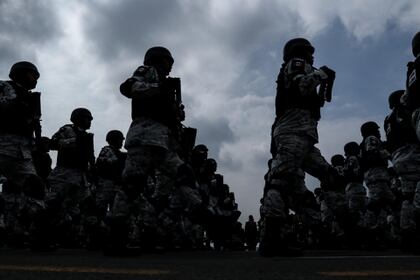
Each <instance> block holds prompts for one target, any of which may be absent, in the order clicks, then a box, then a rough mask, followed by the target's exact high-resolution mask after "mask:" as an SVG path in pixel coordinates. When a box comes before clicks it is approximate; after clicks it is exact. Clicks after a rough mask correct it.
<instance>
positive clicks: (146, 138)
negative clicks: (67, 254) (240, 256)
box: [0, 47, 257, 254]
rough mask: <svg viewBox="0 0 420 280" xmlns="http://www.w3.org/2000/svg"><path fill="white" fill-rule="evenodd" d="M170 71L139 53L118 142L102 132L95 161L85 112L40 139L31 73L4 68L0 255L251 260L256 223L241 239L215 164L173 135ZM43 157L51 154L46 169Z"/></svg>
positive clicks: (157, 58) (203, 150)
mask: <svg viewBox="0 0 420 280" xmlns="http://www.w3.org/2000/svg"><path fill="white" fill-rule="evenodd" d="M173 62H174V59H173V58H172V55H171V53H170V52H169V51H168V50H167V49H166V48H163V47H153V48H151V49H149V50H148V51H147V52H146V55H145V59H144V65H143V66H140V67H139V68H138V69H137V70H136V71H135V72H134V74H133V76H132V77H130V78H129V79H128V80H127V81H125V82H124V83H123V84H122V85H121V87H120V91H121V93H122V94H123V95H124V96H126V97H128V98H130V99H131V100H132V120H133V122H132V124H131V126H130V129H129V131H128V133H127V136H126V137H127V139H125V137H124V135H123V133H121V132H120V131H119V130H111V131H109V132H108V134H107V135H106V142H107V143H108V145H107V146H105V147H103V148H102V150H101V151H100V153H99V156H98V157H97V158H96V159H95V154H94V144H93V143H94V141H93V134H92V133H89V132H88V130H89V129H90V127H91V122H92V120H93V116H92V114H91V112H90V111H89V110H88V109H86V108H77V109H75V110H74V111H73V112H72V113H71V117H70V120H71V124H66V125H64V126H62V127H61V128H60V129H59V130H58V131H57V132H56V133H55V134H54V135H53V136H52V137H51V139H49V138H47V137H41V126H40V117H41V109H40V108H41V106H40V93H38V92H32V91H31V90H32V89H34V88H35V87H36V83H37V80H38V78H39V76H40V75H39V72H38V69H37V68H36V66H35V65H34V64H32V63H30V62H25V61H22V62H18V63H15V64H14V65H13V66H12V68H11V70H10V75H9V76H10V78H11V80H10V81H1V82H0V175H1V178H2V181H1V183H2V192H1V193H0V247H1V246H9V247H14V248H15V247H27V246H29V247H30V248H31V249H33V250H45V251H48V250H54V249H56V248H57V247H64V248H90V249H103V250H104V251H105V253H107V254H131V253H136V252H139V251H142V252H159V251H163V250H180V249H210V248H214V249H216V250H228V249H243V248H244V243H245V242H246V243H247V244H248V247H249V248H250V249H251V250H255V246H256V243H257V227H256V223H255V222H254V221H253V218H250V221H249V222H248V223H247V227H246V233H245V232H244V229H243V227H242V224H241V223H240V222H239V221H238V218H239V216H240V214H241V213H240V211H238V204H237V203H236V201H235V194H234V193H233V192H232V191H231V190H230V188H229V185H227V184H226V183H225V182H224V180H223V176H222V175H221V174H218V173H217V163H216V161H215V160H214V159H212V158H208V149H207V147H206V146H205V145H202V144H201V145H195V136H196V130H195V129H193V128H188V127H185V126H183V125H182V121H184V119H185V113H184V106H183V105H182V103H181V91H180V90H181V88H180V80H179V79H178V78H170V77H168V75H169V72H170V71H171V67H172V64H173ZM124 140H125V145H124V147H125V148H126V150H127V153H126V152H123V151H122V150H121V149H122V147H123V144H124ZM50 150H55V151H57V161H56V166H55V167H54V169H51V166H52V160H51V157H50V156H49V151H50ZM245 234H246V235H247V236H248V238H245ZM245 239H247V240H245Z"/></svg>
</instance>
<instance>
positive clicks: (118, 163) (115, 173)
mask: <svg viewBox="0 0 420 280" xmlns="http://www.w3.org/2000/svg"><path fill="white" fill-rule="evenodd" d="M125 159H126V154H125V153H123V152H121V151H120V150H117V149H116V148H114V147H112V146H105V147H103V148H102V150H101V152H100V153H99V156H98V158H97V159H96V164H95V167H96V172H97V175H98V183H97V188H96V205H97V207H98V209H99V211H100V212H101V213H105V212H106V209H107V208H108V206H111V207H112V203H113V201H114V197H115V192H116V191H117V190H118V189H120V188H121V179H122V178H121V177H122V171H123V168H124V164H125Z"/></svg>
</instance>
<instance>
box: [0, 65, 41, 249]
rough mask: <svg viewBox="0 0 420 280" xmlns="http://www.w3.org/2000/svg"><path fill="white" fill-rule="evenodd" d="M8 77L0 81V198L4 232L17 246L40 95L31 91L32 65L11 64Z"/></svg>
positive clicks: (36, 134)
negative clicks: (0, 180)
mask: <svg viewBox="0 0 420 280" xmlns="http://www.w3.org/2000/svg"><path fill="white" fill-rule="evenodd" d="M9 77H10V79H11V80H10V81H0V174H2V176H4V177H6V179H7V181H6V182H5V183H4V184H3V194H2V195H3V200H4V209H5V213H4V214H5V216H4V223H5V228H6V231H7V235H9V236H11V237H13V239H14V241H16V242H12V243H14V244H13V245H16V246H20V245H21V244H18V243H21V242H22V240H18V239H19V238H18V236H22V235H19V233H22V231H21V226H20V225H19V223H18V220H17V215H18V209H19V208H20V205H21V203H22V199H23V197H24V196H23V194H22V191H23V187H24V185H25V181H26V179H27V178H29V177H31V176H33V175H36V171H35V167H34V164H33V160H32V156H31V151H32V148H33V144H34V140H35V139H39V138H40V137H41V126H40V117H41V110H40V109H41V108H40V93H39V92H32V91H31V90H33V89H34V88H35V87H36V84H37V81H38V78H39V72H38V69H37V67H36V66H35V65H34V64H32V63H30V62H27V61H20V62H17V63H15V64H13V66H12V67H11V69H10V73H9Z"/></svg>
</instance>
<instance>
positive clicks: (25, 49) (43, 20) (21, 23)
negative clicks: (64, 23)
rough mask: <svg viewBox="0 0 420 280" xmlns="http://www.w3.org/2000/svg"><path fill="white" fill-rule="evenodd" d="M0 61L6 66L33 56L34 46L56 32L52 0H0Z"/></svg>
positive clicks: (33, 58) (55, 17)
mask: <svg viewBox="0 0 420 280" xmlns="http://www.w3.org/2000/svg"><path fill="white" fill-rule="evenodd" d="M0 26H1V31H0V63H1V65H0V66H1V69H9V67H10V65H11V64H12V63H13V62H15V61H16V60H21V59H27V60H35V58H36V50H37V49H39V48H40V47H42V45H43V44H44V43H46V42H48V41H49V40H51V39H52V38H53V37H54V36H56V35H58V34H59V23H58V19H57V16H56V13H55V11H54V7H53V5H52V3H51V2H48V1H42V0H41V1H24V0H3V1H0Z"/></svg>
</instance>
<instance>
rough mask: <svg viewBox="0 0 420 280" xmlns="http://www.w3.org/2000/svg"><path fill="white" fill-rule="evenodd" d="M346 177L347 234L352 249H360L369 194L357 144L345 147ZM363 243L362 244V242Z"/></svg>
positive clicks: (350, 143)
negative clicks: (364, 182) (364, 183)
mask: <svg viewBox="0 0 420 280" xmlns="http://www.w3.org/2000/svg"><path fill="white" fill-rule="evenodd" d="M344 154H345V156H346V160H345V162H344V169H343V173H344V177H345V178H346V181H347V185H346V190H345V194H346V204H347V209H348V217H347V219H346V222H345V232H346V237H347V241H348V245H349V246H350V247H352V248H353V247H356V248H360V246H362V243H363V239H364V234H363V233H364V227H363V220H362V219H363V217H364V216H365V213H366V203H367V193H366V189H365V187H364V186H363V170H362V168H361V166H360V146H359V144H357V143H356V142H349V143H347V144H345V145H344ZM361 241H362V242H361Z"/></svg>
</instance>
